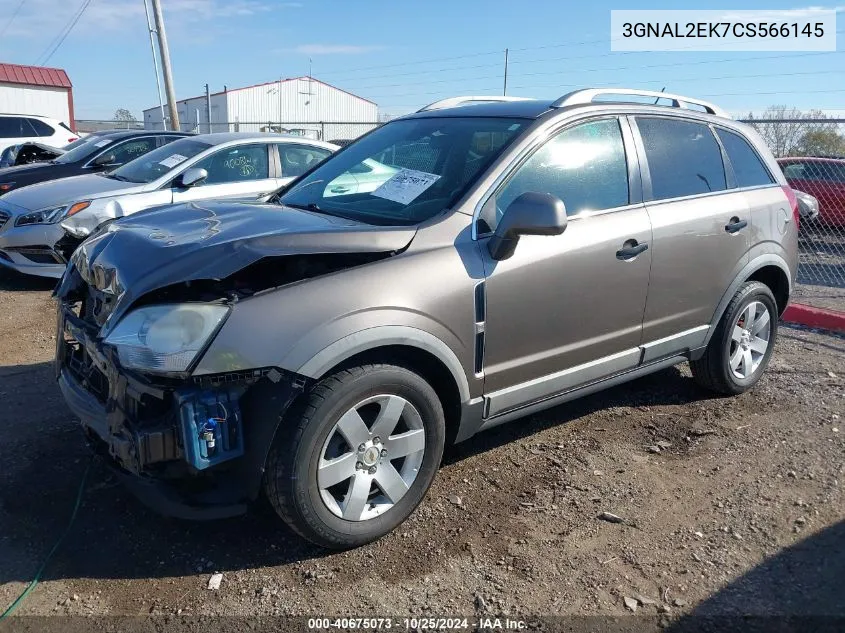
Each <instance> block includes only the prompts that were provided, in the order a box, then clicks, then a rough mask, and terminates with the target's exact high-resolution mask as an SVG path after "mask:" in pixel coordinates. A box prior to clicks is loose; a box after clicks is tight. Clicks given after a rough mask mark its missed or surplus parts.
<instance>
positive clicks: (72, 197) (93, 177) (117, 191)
mask: <svg viewBox="0 0 845 633" xmlns="http://www.w3.org/2000/svg"><path fill="white" fill-rule="evenodd" d="M29 167H30V166H29V165H23V166H22V167H9V168H8V169H5V170H3V171H4V173H5V172H9V171H11V170H14V169H26V168H29ZM42 167H45V168H47V167H49V165H43V166H42ZM9 179H10V180H11V179H12V178H9ZM142 186H143V185H139V184H138V183H129V182H123V181H121V180H115V179H114V178H106V177H105V176H99V175H97V174H85V175H83V176H71V177H70V178H60V179H59V180H48V181H45V182H39V183H35V184H33V185H28V186H26V187H22V188H20V189H13V190H12V191H10V192H9V193H7V194H6V195H4V196H3V201H4V202H8V203H9V204H13V205H15V206H17V207H20V208H23V209H27V210H29V211H37V210H39V209H48V208H50V207H57V206H59V205H61V204H70V203H71V202H79V201H80V200H94V199H96V198H104V197H106V196H120V195H126V194H129V193H135V192H137V191H140V189H141V187H142Z"/></svg>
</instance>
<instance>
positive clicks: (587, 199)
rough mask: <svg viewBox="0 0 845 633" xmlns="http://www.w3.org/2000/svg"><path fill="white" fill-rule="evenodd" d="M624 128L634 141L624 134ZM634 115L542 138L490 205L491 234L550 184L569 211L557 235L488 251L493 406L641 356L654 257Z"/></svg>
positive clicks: (488, 382)
mask: <svg viewBox="0 0 845 633" xmlns="http://www.w3.org/2000/svg"><path fill="white" fill-rule="evenodd" d="M623 139H626V140H627V141H628V142H627V143H626V142H623ZM626 155H627V156H628V157H631V158H632V159H633V160H634V161H636V154H635V152H634V150H633V147H632V144H631V135H630V130H629V128H628V127H627V123H626V122H625V121H622V122H621V124H620V121H619V120H618V119H617V118H616V117H610V118H601V119H596V120H592V121H588V122H581V123H576V124H573V125H572V126H570V127H567V128H565V129H564V130H562V131H560V132H558V133H555V134H554V135H553V136H552V137H551V138H550V139H549V140H547V141H546V142H545V143H544V144H543V145H541V146H540V147H539V148H538V149H537V150H536V151H535V152H534V153H533V154H532V155H531V156H529V157H528V158H527V159H526V160H525V161H524V162H523V163H522V165H521V166H519V167H517V168H516V169H515V171H514V172H513V173H512V175H510V176H509V177H508V178H507V179H506V180H505V182H504V183H503V184H502V185H501V186H500V187H499V188H498V189H497V190H496V191H495V192H494V193H493V195H492V196H491V197H490V198H489V199H488V200H487V202H486V203H485V204H484V206H483V209H482V211H481V215H480V217H479V220H478V222H477V226H478V232H479V234H481V235H482V236H483V235H485V234H486V235H489V234H490V232H491V231H492V230H493V229H494V228H495V226H496V224H497V223H498V221H499V219H500V218H501V215H502V213H503V212H504V210H505V209H506V208H507V206H508V205H509V204H510V202H512V201H513V200H514V199H515V198H516V197H517V196H519V195H520V194H522V193H525V192H529V191H532V192H543V193H551V194H553V195H555V196H557V197H559V198H560V199H561V200H563V202H564V204H565V205H566V212H567V216H569V222H568V226H567V228H566V230H565V231H564V233H563V234H561V235H556V236H549V237H546V236H523V237H521V238H520V240H519V244H518V245H517V247H516V251H515V252H514V254H513V256H512V257H510V258H509V259H506V260H503V261H494V260H492V259H491V258H490V257H489V253H488V251H487V245H486V238H483V237H482V242H481V251H482V255H483V257H484V260H485V269H486V271H487V274H488V277H487V280H486V282H485V287H486V290H485V294H486V308H487V309H486V323H485V324H484V327H485V332H484V336H485V342H484V364H483V370H484V389H485V393H486V394H487V397H488V399H489V409H488V414H489V415H490V416H495V415H497V414H499V413H504V412H505V411H508V410H510V409H513V408H516V407H519V406H521V405H523V404H527V403H529V402H531V401H534V400H540V399H543V398H545V397H549V396H551V395H553V394H555V393H560V392H563V391H567V390H569V389H572V388H575V387H577V386H579V385H581V384H585V383H589V382H592V381H594V380H597V379H599V378H602V377H604V376H607V375H609V374H613V373H616V372H619V371H623V370H626V369H630V368H632V367H635V366H636V365H637V363H638V362H639V357H640V353H639V349H638V345H639V343H640V338H641V332H642V318H643V309H644V307H645V302H646V292H647V290H648V279H649V268H650V264H651V250H650V248H649V245H650V242H651V227H650V225H649V219H648V214H647V213H646V211H645V209H644V208H643V205H642V201H641V194H640V191H639V187H638V184H637V183H638V182H639V174H637V173H636V167H635V166H633V165H630V164H629V163H628V162H627V161H626Z"/></svg>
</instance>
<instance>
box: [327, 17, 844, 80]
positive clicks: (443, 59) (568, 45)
mask: <svg viewBox="0 0 845 633" xmlns="http://www.w3.org/2000/svg"><path fill="white" fill-rule="evenodd" d="M836 33H845V29H840V30H838V31H836ZM625 39H628V38H624V37H616V38H601V39H595V40H582V41H580V42H566V43H563V44H547V45H544V46H526V47H523V48H509V49H508V50H509V51H510V52H511V53H514V52H525V51H539V50H549V49H553V48H573V47H576V46H585V45H589V44H602V43H611V42H615V41H619V40H625ZM698 48H700V44H693V45H690V46H685V47H679V48H677V49H675V50H672V51H610V52H608V53H599V54H597V55H569V56H566V57H553V58H545V59H543V58H541V59H533V60H532V59H529V60H513V61H512V62H511V63H512V64H527V63H535V62H540V61H563V60H568V59H591V58H592V59H595V58H601V57H610V56H618V55H631V54H636V53H660V52H664V53H674V52H677V51H679V50H694V49H698ZM503 50H504V49H500V50H496V51H486V52H480V53H469V54H466V55H453V56H449V57H436V58H431V59H421V60H417V61H412V62H404V63H395V64H381V65H378V66H362V67H359V68H349V69H346V70H336V71H328V72H323V73H320V74H321V76H334V75H338V74H345V73H357V72H361V71H364V70H376V69H382V68H398V67H407V66H417V65H419V64H431V63H435V62H448V61H454V60H459V59H469V58H473V57H484V56H489V55H501V54H502V52H503ZM700 52H702V53H708V52H710V51H706V50H701V51H700ZM499 66H501V64H498V63H496V64H483V65H481V66H470V67H465V68H487V67H499ZM459 69H461V67H456V68H450V69H442V68H438V69H433V70H421V71H413V72H409V73H401V74H399V75H396V74H388V75H370V76H367V77H357V78H355V79H356V80H361V79H380V78H382V77H397V76H407V75H413V74H423V73H431V72H441V71H443V70H459ZM335 81H337V80H335Z"/></svg>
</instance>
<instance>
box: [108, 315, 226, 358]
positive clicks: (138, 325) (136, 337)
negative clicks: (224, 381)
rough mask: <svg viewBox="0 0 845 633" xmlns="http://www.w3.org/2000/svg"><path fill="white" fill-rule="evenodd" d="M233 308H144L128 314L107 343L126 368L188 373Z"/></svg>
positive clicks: (110, 335)
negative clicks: (114, 350)
mask: <svg viewBox="0 0 845 633" xmlns="http://www.w3.org/2000/svg"><path fill="white" fill-rule="evenodd" d="M228 312H229V308H227V307H226V306H220V305H208V304H203V303H183V304H174V305H157V306H144V307H143V308H138V309H137V310H134V311H132V312H130V313H129V314H127V315H126V316H125V317H123V319H121V321H120V323H118V324H117V327H115V329H114V331H113V332H112V333H111V334H109V335H108V337H106V343H107V344H109V345H113V346H114V347H115V348H116V349H117V355H118V358H119V359H120V363H121V365H123V366H124V367H128V368H132V369H138V370H141V371H148V372H154V373H171V372H184V371H187V369H188V367H189V366H190V365H191V363H192V362H193V361H194V359H195V358H196V356H197V354H199V352H200V351H201V350H202V349H203V348H204V347H205V344H206V343H207V342H208V340H209V339H210V338H211V336H212V335H213V334H214V333H215V332H216V331H217V328H219V327H220V324H221V323H222V322H223V319H224V318H225V317H226V314H227V313H228Z"/></svg>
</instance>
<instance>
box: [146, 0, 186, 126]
mask: <svg viewBox="0 0 845 633" xmlns="http://www.w3.org/2000/svg"><path fill="white" fill-rule="evenodd" d="M150 1H151V2H152V3H153V15H154V16H155V21H156V34H157V35H158V47H159V49H160V52H161V71H162V73H163V74H164V91H165V92H166V93H167V105H168V107H169V108H170V127H171V128H173V129H174V130H180V129H182V128H181V127H180V126H179V112H178V111H177V110H176V91H175V90H174V89H173V72H172V71H171V70H170V49H169V48H167V33H166V32H165V30H164V15H162V13H161V0H150Z"/></svg>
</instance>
